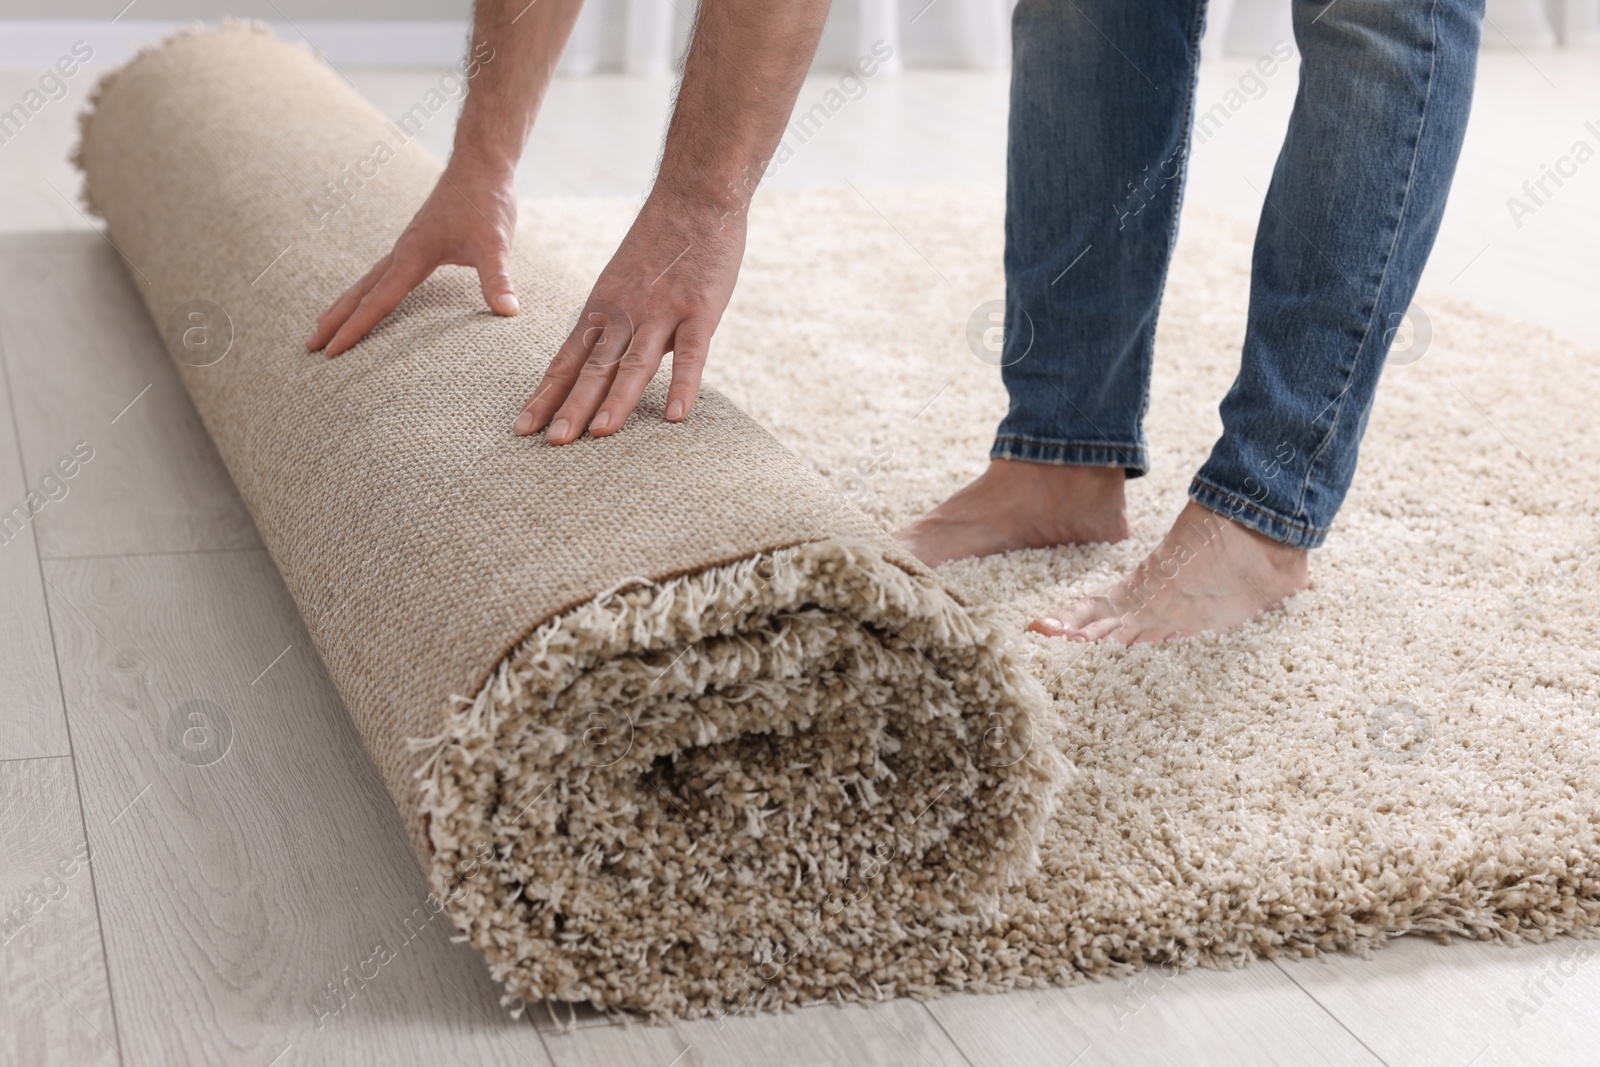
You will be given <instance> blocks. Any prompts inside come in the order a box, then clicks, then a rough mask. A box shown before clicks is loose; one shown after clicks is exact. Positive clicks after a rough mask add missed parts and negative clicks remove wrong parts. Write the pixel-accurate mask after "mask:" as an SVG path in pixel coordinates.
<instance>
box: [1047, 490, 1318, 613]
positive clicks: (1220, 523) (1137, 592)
mask: <svg viewBox="0 0 1600 1067" xmlns="http://www.w3.org/2000/svg"><path fill="white" fill-rule="evenodd" d="M1308 557H1309V553H1308V552H1307V551H1306V550H1305V549H1303V548H1293V547H1290V546H1289V545H1285V544H1282V543H1281V542H1278V541H1274V540H1272V539H1271V538H1270V537H1267V536H1265V535H1263V534H1259V533H1256V532H1255V531H1254V530H1251V529H1249V528H1247V527H1245V526H1241V525H1240V524H1239V523H1236V522H1234V521H1233V520H1232V519H1229V518H1225V517H1224V516H1222V515H1219V514H1217V513H1216V512H1214V511H1212V510H1210V509H1209V508H1205V507H1202V506H1200V505H1199V504H1196V503H1194V502H1193V501H1190V502H1189V503H1188V504H1187V505H1185V506H1184V509H1183V511H1182V512H1181V513H1180V514H1179V515H1178V520H1177V521H1176V522H1174V523H1173V524H1172V529H1171V531H1169V532H1168V534H1167V536H1166V537H1165V538H1164V539H1163V540H1162V542H1161V544H1160V546H1159V547H1158V548H1157V549H1156V550H1155V551H1154V552H1152V553H1150V555H1148V556H1146V557H1145V559H1144V561H1143V562H1142V563H1140V564H1139V565H1138V566H1137V567H1135V568H1134V569H1133V573H1132V574H1130V575H1128V576H1127V577H1126V578H1124V579H1122V580H1121V581H1120V582H1117V583H1116V584H1115V585H1112V586H1110V587H1109V588H1107V589H1103V590H1101V591H1100V592H1098V593H1095V594H1092V595H1090V596H1087V597H1084V598H1083V599H1081V600H1077V601H1074V602H1073V603H1071V604H1068V605H1067V606H1066V607H1064V608H1062V609H1061V610H1060V611H1058V612H1053V613H1052V614H1050V615H1049V616H1047V617H1045V618H1041V619H1035V620H1034V621H1033V622H1031V623H1029V624H1028V629H1030V630H1032V631H1033V632H1035V633H1040V634H1044V635H1046V636H1049V637H1065V638H1067V639H1068V640H1073V641H1104V642H1108V643H1114V644H1120V645H1133V644H1139V643H1141V642H1147V641H1166V640H1168V639H1169V638H1174V637H1190V636H1193V635H1194V634H1198V633H1205V632H1206V631H1210V630H1226V629H1229V628H1230V627H1234V626H1238V625H1239V624H1240V623H1242V622H1246V621H1248V620H1249V619H1251V618H1254V617H1255V616H1256V615H1259V614H1261V612H1263V611H1266V610H1267V609H1268V608H1270V607H1273V606H1274V605H1276V604H1277V603H1279V602H1280V601H1282V600H1283V599H1285V598H1286V597H1290V596H1293V595H1294V594H1295V593H1298V592H1301V591H1302V590H1305V589H1309V588H1311V569H1310V563H1309V558H1308Z"/></svg>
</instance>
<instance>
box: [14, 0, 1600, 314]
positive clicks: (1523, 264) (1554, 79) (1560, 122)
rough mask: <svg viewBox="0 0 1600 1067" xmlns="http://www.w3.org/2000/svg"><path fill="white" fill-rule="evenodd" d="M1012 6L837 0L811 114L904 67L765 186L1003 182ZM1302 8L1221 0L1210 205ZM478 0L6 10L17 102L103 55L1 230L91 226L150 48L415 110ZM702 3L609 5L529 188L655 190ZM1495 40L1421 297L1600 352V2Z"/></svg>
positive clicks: (1240, 188) (1568, 4) (1268, 117)
mask: <svg viewBox="0 0 1600 1067" xmlns="http://www.w3.org/2000/svg"><path fill="white" fill-rule="evenodd" d="M1011 4H1012V0H904V2H901V0H839V2H838V3H836V4H835V5H834V9H833V12H832V15H831V17H830V20H829V24H828V28H827V31H826V33H825V34H824V37H823V41H822V46H821V48H820V50H819V54H818V57H817V61H816V64H815V67H814V70H813V77H812V79H811V83H810V84H808V85H807V86H806V88H805V89H804V90H803V91H802V92H801V95H800V98H799V101H798V104H797V108H796V112H797V114H798V113H800V112H804V111H806V110H807V109H809V108H811V107H813V106H814V105H815V104H817V103H818V102H819V101H820V100H821V99H822V97H823V95H824V94H826V93H828V92H829V90H831V89H834V88H836V87H838V85H839V75H840V73H841V72H842V71H843V70H844V68H845V66H846V65H847V64H849V63H851V62H853V61H855V60H856V59H857V58H858V57H860V56H863V55H866V54H867V53H868V52H869V51H871V50H872V48H873V46H874V44H877V43H879V42H882V44H883V45H884V46H887V47H888V48H889V49H892V53H893V56H892V59H891V60H890V61H889V62H888V63H886V64H884V65H883V67H882V68H881V69H880V70H879V72H878V73H876V74H875V75H874V76H873V77H872V78H870V79H867V80H866V81H865V82H864V83H863V84H862V85H861V86H860V87H859V88H852V89H851V91H850V92H849V93H848V94H847V100H846V103H845V105H844V106H843V107H841V108H840V109H839V110H838V111H837V112H836V113H834V114H832V116H831V117H830V118H829V120H828V122H827V124H826V127H825V128H823V129H820V130H818V131H816V133H815V135H814V136H812V137H811V138H809V139H808V140H807V141H806V144H805V148H804V150H803V151H800V152H798V153H797V154H796V156H795V158H794V159H793V160H791V161H789V162H787V163H786V164H785V165H784V166H782V167H781V168H778V169H776V170H775V171H774V172H772V173H770V174H769V175H768V178H767V182H766V184H767V185H768V186H771V187H789V188H794V187H801V186H809V185H816V184H821V183H828V182H841V181H844V180H849V181H852V182H855V183H857V184H863V183H869V184H880V185H882V184H889V185H894V184H914V183H928V182H938V183H945V182H963V183H965V182H977V183H984V184H991V185H999V184H1000V183H1002V182H1003V180H1004V172H1005V157H1004V148H1005V129H1006V107H1007V87H1008V72H1007V63H1008V57H1009V52H1010V44H1009V35H1008V32H1007V31H1008V23H1009V18H1010V8H1011ZM1289 10H1290V7H1289V3H1288V0H1212V3H1211V6H1210V14H1209V18H1208V29H1207V34H1206V39H1205V43H1204V53H1205V58H1204V61H1203V63H1202V69H1201V76H1200V88H1199V97H1198V99H1197V107H1196V113H1197V114H1199V115H1202V116H1204V115H1205V113H1206V112H1208V111H1211V112H1213V114H1214V115H1215V116H1218V117H1216V118H1214V119H1213V120H1212V121H1211V122H1209V123H1208V124H1205V125H1202V127H1201V129H1200V132H1199V135H1198V136H1197V137H1196V140H1195V144H1194V146H1193V151H1192V154H1191V166H1190V173H1189V176H1188V190H1187V200H1186V202H1187V204H1188V205H1189V206H1190V207H1191V208H1194V207H1198V208H1199V209H1200V210H1214V211H1219V212H1223V213H1226V214H1228V215H1231V216H1233V217H1236V218H1238V219H1240V220H1242V221H1246V222H1251V223H1253V222H1254V221H1255V219H1256V217H1257V216H1258V214H1259V212H1260V210H1261V198H1260V193H1259V190H1262V189H1265V188H1266V186H1267V179H1268V177H1269V176H1270V174H1271V170H1272V165H1273V160H1274V158H1275V156H1276V153H1277V149H1278V145H1279V143H1280V141H1281V139H1282V135H1283V129H1284V126H1285V124H1286V123H1287V120H1288V114H1289V109H1290V106H1291V105H1292V103H1293V100H1294V95H1295V85H1296V76H1295V71H1296V65H1297V60H1296V59H1291V60H1290V61H1289V62H1288V63H1284V64H1280V65H1277V66H1276V69H1275V71H1274V73H1273V74H1271V75H1270V76H1267V77H1260V76H1258V75H1256V74H1255V73H1254V66H1255V64H1256V62H1257V60H1258V59H1260V58H1262V57H1266V56H1268V55H1270V54H1272V53H1273V52H1274V50H1277V51H1279V52H1280V53H1282V52H1283V51H1285V50H1286V51H1288V52H1289V53H1291V54H1292V53H1293V44H1294V35H1293V32H1292V30H1291V28H1290V23H1289ZM470 14H471V4H470V0H230V2H227V3H223V2H219V0H8V2H7V3H6V5H5V8H4V14H3V16H0V113H3V112H4V111H5V109H7V108H11V107H12V106H13V105H14V104H17V103H19V102H21V101H23V100H24V99H25V97H26V94H27V92H28V90H29V89H31V88H34V87H35V85H36V83H37V81H38V79H39V77H40V76H41V74H42V73H43V72H44V71H46V70H47V69H48V68H49V67H50V66H51V64H52V63H54V62H55V60H56V59H57V58H58V57H60V56H63V55H67V54H69V52H70V50H71V49H72V48H73V47H75V46H76V47H79V48H80V49H87V50H91V51H92V59H91V60H90V61H88V62H86V63H84V64H83V72H82V73H80V74H79V75H78V76H77V77H76V78H74V79H71V80H70V81H69V82H68V83H67V86H66V90H65V94H64V95H62V96H60V97H59V98H57V99H52V100H50V101H48V103H47V104H46V106H44V107H43V108H41V109H40V110H39V111H38V113H37V114H30V113H27V112H26V111H24V113H22V115H21V117H20V118H18V117H16V113H15V112H13V113H12V114H13V117H12V119H11V120H10V121H9V122H7V121H5V120H4V118H3V117H0V232H3V231H5V230H11V231H16V230H41V229H57V228H61V227H69V228H70V227H82V226H88V225H89V224H90V223H89V221H88V220H87V219H85V218H84V217H83V216H82V215H81V213H79V212H78V210H77V208H76V206H75V205H74V204H73V203H72V202H71V201H70V199H69V197H70V195H71V191H72V190H75V189H76V187H77V177H76V175H75V173H74V172H73V171H72V170H71V168H70V166H69V165H68V163H67V160H66V157H67V153H68V151H69V150H70V147H71V144H72V141H73V139H74V137H75V135H76V126H75V122H74V120H73V116H74V115H75V113H76V112H77V110H78V109H79V108H80V107H81V106H82V104H83V101H84V99H85V96H86V95H87V93H88V91H89V89H90V87H91V85H92V83H93V81H94V79H95V78H97V77H98V76H99V74H100V73H102V72H103V71H104V70H106V69H107V68H109V67H110V66H112V65H114V64H116V63H119V62H121V61H123V60H124V59H126V58H127V57H128V56H129V55H131V54H132V53H133V51H134V50H135V49H136V48H137V47H138V46H139V45H140V44H142V43H146V42H150V41H155V40H159V39H161V38H162V37H163V36H165V35H166V34H167V33H169V32H171V31H172V30H174V29H176V28H179V27H181V26H183V25H186V24H190V23H192V22H194V21H196V20H202V21H208V22H216V21H218V20H220V19H221V18H222V17H224V16H225V15H233V16H236V17H246V18H253V19H260V20H263V21H266V22H269V23H271V24H272V25H273V27H274V29H275V31H276V32H277V34H278V35H279V36H280V37H282V38H284V39H287V40H304V41H306V42H307V43H308V44H309V46H310V47H312V48H313V49H315V50H316V51H318V52H320V53H321V54H322V55H323V57H324V58H325V59H326V60H327V61H328V62H329V63H331V64H333V65H334V66H335V67H337V68H338V69H339V71H340V72H341V73H343V74H344V75H345V77H346V78H347V79H349V80H350V82H351V83H352V84H354V85H355V86H356V87H357V88H358V89H359V90H360V91H361V92H363V93H364V94H365V95H367V96H368V98H369V99H371V100H372V101H373V102H374V103H376V104H377V105H378V107H379V108H380V109H381V110H383V111H384V112H385V113H387V114H389V115H390V116H391V117H398V116H399V115H401V114H404V113H406V112H407V111H408V110H409V109H411V108H413V107H414V106H415V105H416V104H417V103H418V102H419V101H421V100H422V99H423V98H424V96H425V95H426V94H427V93H428V92H429V91H430V90H433V89H436V88H437V87H438V86H439V85H440V78H441V76H443V75H445V73H446V71H447V69H448V68H449V67H450V65H451V64H453V63H456V62H458V61H459V60H460V59H461V58H462V57H463V56H464V54H465V51H466V48H465V42H466V33H467V25H468V20H469V18H470ZM693 14H694V7H693V0H589V3H587V4H586V5H585V8H584V12H583V15H582V17H581V18H580V20H579V23H578V26H577V30H576V31H575V34H574V38H573V40H572V42H571V44H570V46H569V47H568V49H567V52H566V53H565V56H564V58H563V62H562V66H561V71H562V75H563V76H562V77H559V78H558V79H557V81H556V84H555V86H554V88H553V90H552V92H551V94H550V96H549V98H548V100H547V102H546V105H545V108H544V113H543V114H542V115H541V117H540V120H539V123H538V126H537V128H536V130H535V133H534V136H533V140H532V142H531V144H530V146H529V150H528V152H527V155H526V157H525V158H524V160H523V164H522V167H521V168H520V170H519V173H518V187H519V190H520V191H521V192H522V194H523V195H525V196H574V195H575V196H622V197H634V198H637V197H640V196H642V195H643V192H644V191H645V190H646V189H647V188H648V185H649V182H650V179H651V176H652V174H653V170H654V166H655V161H656V156H657V152H658V151H659V147H660V141H661V136H662V133H663V130H664V127H665V120H666V115H667V109H668V107H669V105H670V102H671V94H672V86H673V79H674V75H673V69H674V67H675V65H676V63H677V59H678V57H679V56H680V55H681V53H682V50H683V47H684V43H685V41H686V39H687V35H688V32H689V27H690V25H691V22H692V19H693ZM1483 41H1484V54H1483V56H1482V62H1481V65H1480V79H1479V87H1478V94H1477V99H1476V103H1475V107H1474V114H1473V120H1472V125H1471V128H1470V130H1469V133H1468V138H1467V144H1466V147H1465V150H1464V154H1463V157H1462V162H1461V166H1460V170H1459V174H1458V179H1457V183H1456V187H1455V190H1454V192H1453V194H1452V198H1451V204H1450V210H1449V213H1448V215H1447V217H1446V220H1445V224H1444V227H1443V230H1442V232H1441V234H1440V238H1439V244H1438V247H1437V250H1436V252H1435V254H1434V256H1433V260H1432V262H1431V264H1430V266H1429V269H1428V273H1427V275H1426V276H1425V277H1424V279H1423V293H1425V294H1426V293H1428V292H1430V291H1431V292H1441V293H1447V294H1449V295H1450V296H1453V297H1463V298H1466V299H1470V300H1473V301H1475V302H1478V303H1480V304H1483V305H1485V306H1487V307H1489V308H1491V309H1493V310H1497V311H1501V312H1503V313H1506V314H1509V315H1513V316H1516V317H1519V318H1524V319H1530V320H1533V321H1536V322H1539V323H1540V324H1542V325H1545V326H1548V327H1551V328H1553V329H1556V330H1558V331H1559V332H1561V333H1564V334H1567V335H1569V336H1572V337H1574V338H1576V339H1579V340H1582V341H1584V342H1586V343H1590V344H1597V345H1600V301H1596V300H1594V299H1593V294H1594V290H1595V280H1596V279H1597V278H1600V210H1597V208H1600V163H1594V164H1588V163H1586V162H1585V163H1577V164H1574V163H1572V162H1570V157H1573V156H1574V153H1577V154H1578V155H1582V156H1583V158H1584V159H1585V160H1587V158H1588V155H1586V154H1585V153H1583V152H1582V151H1580V150H1579V145H1580V142H1581V143H1582V144H1584V145H1587V146H1588V153H1589V154H1594V153H1600V0H1488V17H1487V20H1486V24H1485V26H1484V31H1483ZM1235 90H1237V91H1235ZM1241 101H1242V102H1241ZM458 106H459V100H458V99H452V100H451V101H450V102H449V105H448V106H446V107H444V108H442V109H440V110H439V111H438V112H437V114H434V115H432V116H431V117H430V119H429V121H428V123H427V124H426V126H425V128H424V129H422V130H421V132H420V135H419V138H418V139H419V140H420V141H421V143H422V144H424V145H426V146H427V147H428V148H430V149H431V150H432V151H434V152H435V153H437V154H439V155H440V156H445V155H448V153H449V148H450V141H451V135H452V132H453V128H454V120H455V111H456V108H457V107H458ZM24 127H25V128H24ZM1563 158H1569V162H1568V163H1566V164H1561V165H1562V166H1563V168H1564V169H1571V168H1573V167H1574V166H1575V168H1576V169H1575V173H1573V174H1572V175H1571V176H1569V177H1567V178H1566V179H1564V180H1563V181H1562V182H1561V183H1560V184H1559V185H1554V184H1547V185H1546V191H1547V192H1552V191H1553V194H1554V195H1549V196H1543V195H1540V196H1538V200H1539V203H1537V204H1536V203H1534V200H1533V199H1532V198H1530V196H1529V194H1528V191H1527V189H1526V188H1525V184H1524V183H1536V182H1538V181H1539V180H1540V179H1541V177H1543V176H1544V175H1545V174H1546V173H1547V172H1548V170H1549V168H1550V167H1552V166H1554V165H1557V164H1560V163H1561V161H1562V160H1563ZM63 191H66V193H67V195H63ZM758 203H759V202H758ZM1518 204H1520V205H1521V207H1518V206H1517V205H1518ZM1530 209H1531V210H1530Z"/></svg>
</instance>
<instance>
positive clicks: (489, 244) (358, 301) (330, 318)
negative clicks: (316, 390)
mask: <svg viewBox="0 0 1600 1067" xmlns="http://www.w3.org/2000/svg"><path fill="white" fill-rule="evenodd" d="M512 179H513V174H512V171H511V170H509V169H505V168H498V169H495V168H490V167H488V166H481V165H476V164H470V163H463V164H458V163H457V162H456V161H455V160H452V161H451V165H450V167H449V168H448V169H446V170H445V172H444V174H443V175H441V176H440V178H439V182H438V184H437V185H435V186H434V187H433V192H432V193H431V194H430V195H429V196H428V199H427V200H426V201H425V202H424V203H423V205H422V208H421V210H419V211H418V212H417V214H416V217H415V218H413V219H412V220H411V224H410V225H409V226H407V227H406V228H405V232H403V233H402V234H401V235H400V238H399V240H397V241H395V244H394V250H393V251H391V252H390V253H389V254H388V255H386V256H384V257H383V258H382V259H380V260H378V262H377V263H376V264H375V265H374V266H373V268H372V269H371V270H369V271H367V273H366V274H364V275H362V277H361V279H360V280H359V281H357V282H356V283H355V284H354V285H352V286H351V287H350V288H348V289H346V290H345V292H344V295H343V296H341V297H339V299H337V300H335V301H334V302H333V304H332V305H331V306H329V308H328V310H326V311H324V312H323V313H322V315H321V316H320V317H319V318H318V319H317V326H316V329H315V330H313V331H312V333H311V336H310V337H309V338H307V340H306V348H308V349H310V350H311V351H313V352H315V351H316V350H317V349H319V348H326V350H327V353H328V357H329V358H330V359H331V358H332V357H334V356H337V355H338V354H339V353H341V352H344V351H345V350H347V349H349V348H350V347H351V346H353V345H354V344H355V343H356V342H357V341H359V340H361V339H362V338H363V337H365V336H366V335H367V332H368V331H369V330H371V329H372V328H373V327H374V326H376V325H377V324H378V323H379V322H381V321H382V320H383V318H384V316H385V315H387V314H389V312H391V311H393V310H394V309H395V307H396V305H398V304H399V303H400V301H402V300H404V299H405V298H406V294H408V293H410V292H411V290H413V289H415V288H416V287H417V286H419V285H421V284H422V282H423V281H424V280H425V279H426V278H427V277H428V275H430V274H432V273H433V272H434V269H435V268H437V267H440V266H443V265H445V264H457V265H460V266H466V267H474V268H476V269H477V271H478V281H479V283H480V284H481V285H482V287H483V299H484V301H485V302H486V303H487V304H488V305H489V308H490V309H491V310H492V311H494V312H495V313H496V314H500V315H515V314H516V313H517V310H518V305H517V294H516V290H515V289H514V288H513V286H512V284H511V239H512V237H513V236H514V235H515V233H516V230H517V196H516V187H515V185H514V184H513V180H512Z"/></svg>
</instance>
